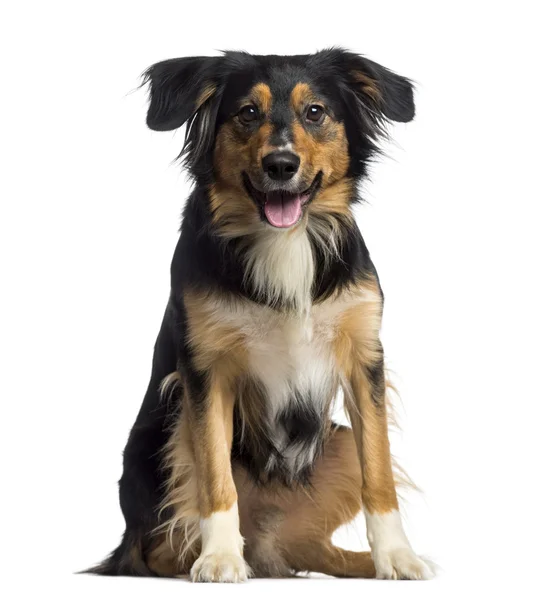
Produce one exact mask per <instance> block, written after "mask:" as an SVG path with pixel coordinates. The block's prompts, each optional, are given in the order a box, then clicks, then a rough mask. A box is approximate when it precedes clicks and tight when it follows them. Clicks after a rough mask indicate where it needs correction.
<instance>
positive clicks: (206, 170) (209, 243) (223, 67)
mask: <svg viewBox="0 0 543 600" xmlns="http://www.w3.org/2000/svg"><path fill="white" fill-rule="evenodd" d="M356 72H359V73H363V74H364V75H365V76H366V77H369V78H370V79H371V80H372V81H374V82H375V85H376V86H377V87H378V89H379V99H378V100H376V99H375V98H373V99H372V98H370V97H368V96H367V95H364V94H363V92H362V91H361V89H360V86H359V85H358V83H357V81H356V78H355V77H354V75H353V74H354V73H356ZM256 81H268V82H270V86H271V87H272V88H273V89H274V90H275V91H276V93H278V94H282V93H287V92H288V90H290V89H292V87H293V85H294V84H295V83H297V82H299V81H306V82H309V83H310V84H311V86H312V87H313V88H314V89H316V90H318V91H319V92H320V93H321V94H322V95H323V96H324V97H326V99H327V102H328V103H329V104H330V106H331V107H332V110H333V112H334V115H335V117H336V118H337V119H338V120H340V121H343V122H344V124H345V128H346V132H347V137H348V143H349V156H350V167H349V173H348V175H349V176H350V177H353V178H354V179H359V178H360V177H362V176H363V175H364V174H365V173H366V167H367V164H368V161H369V160H370V159H371V157H372V156H373V155H374V153H375V152H376V151H377V147H376V140H377V139H378V138H379V136H380V135H382V134H383V131H384V130H383V126H384V124H385V123H386V121H387V120H395V121H409V120H411V119H412V118H413V116H414V104H413V91H412V85H411V83H410V82H409V81H408V80H407V79H405V78H403V77H400V76H398V75H396V74H394V73H392V72H391V71H389V70H388V69H385V68H384V67H381V66H380V65H378V64H376V63H374V62H372V61H370V60H368V59H366V58H363V57H360V56H358V55H355V54H352V53H349V52H346V51H344V50H341V49H331V50H325V51H322V52H318V53H317V54H314V55H303V56H252V55H249V54H246V53H243V52H226V53H225V54H224V55H222V56H218V57H213V58H209V57H196V58H180V59H173V60H167V61H164V62H161V63H157V64H155V65H153V66H152V67H150V68H149V69H148V70H147V71H146V73H145V75H144V82H145V83H148V84H149V90H150V103H149V111H148V115H147V124H148V126H149V127H150V128H151V129H154V130H157V131H166V130H172V129H176V128H178V127H180V126H182V125H183V124H186V125H187V130H186V137H185V143H184V147H183V151H182V155H183V156H184V159H185V164H186V166H187V167H188V169H189V171H190V173H191V174H192V176H193V178H194V180H195V183H196V187H195V189H194V191H193V192H192V194H191V196H190V198H189V199H188V202H187V205H186V208H185V210H184V214H183V222H182V227H181V235H180V238H179V242H178V244H177V247H176V249H175V253H174V256H173V260H172V265H171V296H170V299H169V302H168V305H167V308H166V312H165V315H164V320H163V323H162V327H161V329H160V332H159V335H158V338H157V341H156V345H155V351H154V358H153V368H152V374H151V380H150V383H149V387H148V389H147V393H146V395H145V398H144V400H143V404H142V406H141V409H140V411H139V413H138V416H137V418H136V421H135V423H134V426H133V428H132V431H131V432H130V436H129V439H128V442H127V445H126V448H125V451H124V464H123V474H122V477H121V480H120V484H119V491H120V503H121V508H122V511H123V515H124V518H125V521H126V531H125V533H124V536H123V539H122V541H121V544H120V546H119V547H118V548H117V549H116V550H115V551H114V552H113V553H112V554H111V555H110V556H109V557H108V558H107V559H106V560H105V561H104V562H103V563H102V564H100V565H99V566H97V567H95V568H94V569H91V570H90V571H91V572H94V573H99V574H106V575H153V573H152V572H151V570H150V569H149V567H148V566H147V565H146V561H145V556H146V552H147V549H148V547H149V544H150V541H151V532H152V530H153V529H154V528H155V527H156V526H157V525H158V521H157V507H158V506H159V504H160V501H161V499H162V494H163V488H164V482H165V480H166V477H167V473H166V472H165V471H164V469H163V467H162V464H161V451H162V448H163V447H164V444H165V443H166V441H167V439H168V431H169V428H170V426H171V424H172V423H173V422H174V421H175V418H176V417H177V415H178V413H179V411H180V410H181V409H182V407H180V406H179V402H167V401H166V400H164V399H161V398H160V397H159V385H160V383H161V381H162V380H163V378H164V377H165V376H167V375H168V374H170V373H172V372H173V371H175V370H176V369H179V370H180V371H181V373H182V374H183V376H184V379H185V381H186V382H187V385H188V387H189V391H190V392H191V393H192V395H194V397H198V396H199V395H201V394H202V390H203V389H205V385H206V384H205V381H204V378H203V377H202V376H201V375H198V374H197V373H196V372H195V370H194V368H193V366H192V357H191V351H190V347H189V344H188V341H187V338H186V335H185V332H186V325H185V323H186V316H185V310H184V306H183V290H185V289H187V288H188V287H190V288H192V289H199V290H203V291H206V290H210V289H213V290H215V291H216V292H217V291H218V292H221V293H223V294H224V295H235V296H239V297H244V298H248V299H249V300H251V301H253V302H257V303H270V300H269V299H268V298H266V297H262V296H258V295H256V294H255V292H254V290H252V289H251V288H250V286H249V284H247V282H246V281H245V279H244V272H243V261H242V254H243V252H244V251H245V250H244V248H243V246H242V245H240V243H239V242H238V241H236V240H233V241H224V240H222V239H219V238H218V236H217V233H216V231H215V229H214V226H213V224H212V220H211V211H210V206H209V201H208V197H207V193H208V192H207V187H206V186H207V184H209V183H211V182H212V181H213V161H212V153H213V148H214V140H215V135H216V133H217V129H218V128H219V127H220V125H221V124H222V123H224V122H225V121H226V120H227V119H229V118H230V117H231V116H232V112H233V111H234V107H235V106H236V100H237V99H238V98H239V97H240V96H242V95H243V94H245V93H246V92H247V91H248V90H249V88H250V87H251V86H252V85H253V84H254V83H255V82H256ZM211 88H212V89H213V90H214V93H213V94H212V95H211V96H210V97H209V98H208V99H207V100H206V101H205V102H204V103H203V105H202V106H201V107H199V110H196V102H197V99H198V98H200V97H201V94H202V93H203V92H204V91H205V90H206V89H211ZM282 119H286V115H282V114H275V115H274V122H276V124H279V125H280V123H281V122H282ZM279 125H278V135H279V132H280V131H281V128H280V127H279ZM356 200H357V198H356V197H353V198H352V201H353V202H355V201H356ZM338 219H339V226H340V230H341V243H340V249H341V250H340V254H339V256H336V257H333V258H332V260H325V257H324V256H323V251H322V249H321V248H320V247H319V246H318V245H317V244H314V256H315V261H316V266H317V268H316V278H315V281H314V285H313V297H314V300H315V301H320V300H323V299H324V298H327V297H329V296H330V295H332V294H334V293H335V292H337V291H339V290H341V289H342V288H343V287H344V286H345V285H347V284H348V283H350V282H353V281H355V280H359V279H361V278H363V277H365V276H368V275H373V276H375V275H376V272H375V268H374V266H373V264H372V262H371V259H370V255H369V252H368V250H367V248H366V245H365V243H364V240H363V238H362V235H361V234H360V231H359V230H358V228H357V227H356V226H354V225H353V224H352V223H350V222H348V220H341V218H340V217H338ZM274 308H276V309H281V308H282V306H281V304H280V303H279V305H277V304H275V305H274ZM368 375H369V377H370V378H373V379H375V380H376V381H375V383H376V387H378V388H380V389H381V388H382V386H383V385H384V381H381V379H379V378H380V375H379V374H378V373H369V374H368ZM377 379H379V380H378V381H377ZM181 395H182V394H181V393H180V391H179V390H177V393H176V398H180V397H181ZM191 397H192V396H191ZM376 401H377V400H376ZM293 406H306V407H308V408H306V409H305V410H301V409H290V410H287V411H285V412H283V413H282V414H280V416H279V419H280V421H281V423H282V424H283V426H284V429H285V431H286V432H287V434H288V437H289V439H290V441H291V442H292V443H300V442H301V443H303V444H305V443H309V441H311V440H314V439H315V437H317V438H319V436H321V437H322V435H323V432H322V422H321V419H320V416H319V415H318V414H316V413H315V411H313V412H312V411H311V408H310V407H311V403H310V402H309V403H308V402H306V403H298V404H294V405H293ZM272 454H275V455H276V457H277V461H276V464H277V467H276V469H275V471H274V472H272V473H270V474H269V476H271V477H278V478H280V479H281V480H283V481H284V482H286V483H291V477H290V474H288V473H286V472H284V471H282V469H281V456H280V453H279V452H278V451H277V449H276V448H275V447H274V445H273V442H272V441H271V440H270V439H266V436H265V435H264V436H263V437H262V438H261V439H258V440H255V439H251V438H250V437H245V438H243V437H242V436H241V428H240V423H239V414H238V415H236V422H235V432H234V446H233V458H234V459H235V460H239V461H241V462H243V463H244V464H245V465H246V466H247V468H248V469H249V471H250V472H251V473H252V474H253V476H254V477H255V479H257V480H259V481H260V480H261V476H262V472H263V466H264V465H265V464H266V462H267V461H268V459H269V457H270V455H272ZM308 475H309V473H308V472H301V473H298V477H299V479H300V480H301V481H306V480H307V478H308Z"/></svg>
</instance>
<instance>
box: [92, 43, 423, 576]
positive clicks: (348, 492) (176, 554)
mask: <svg viewBox="0 0 543 600" xmlns="http://www.w3.org/2000/svg"><path fill="white" fill-rule="evenodd" d="M144 84H145V85H148V86H149V108H148V114H147V124H148V126H149V127H150V128H151V129H152V130H155V131H171V130H174V129H177V128H179V127H181V126H182V125H186V133H185V141H184V146H183V150H182V152H181V155H180V158H184V164H185V166H186V167H187V169H188V171H189V172H190V174H191V176H192V178H193V180H194V183H195V186H194V189H193V191H192V193H191V195H190V197H189V199H188V201H187V204H186V207H185V209H184V213H183V220H182V225H181V231H180V237H179V241H178V244H177V247H176V249H175V253H174V256H173V261H172V265H171V293H170V298H169V301H168V304H167V306H166V311H165V314H164V318H163V321H162V326H161V328H160V332H159V334H158V338H157V341H156V345H155V348H154V357H153V366H152V375H151V380H150V383H149V387H148V389H147V393H146V394H145V398H144V400H143V404H142V406H141V409H140V411H139V414H138V416H137V418H136V421H135V424H134V426H133V428H132V430H131V432H130V436H129V439H128V443H127V444H126V448H125V451H124V468H123V474H122V477H121V480H120V484H119V487H120V504H121V508H122V512H123V515H124V518H125V521H126V530H125V532H124V535H123V538H122V541H121V543H120V545H119V547H118V548H117V549H116V550H114V551H113V552H112V553H111V555H110V556H109V557H108V558H106V559H105V560H104V561H103V562H102V563H101V564H99V565H98V566H96V567H94V568H92V569H91V570H90V571H91V572H93V573H99V574H104V575H139V576H166V577H168V576H178V575H189V574H190V578H191V579H192V580H193V581H196V582H198V581H220V582H239V581H244V580H246V579H247V578H248V577H250V576H255V577H288V576H292V575H293V574H295V573H297V572H321V573H325V574H328V575H333V576H338V577H364V578H374V577H377V578H381V579H427V578H429V577H431V576H432V570H431V568H430V566H429V565H428V564H427V563H426V562H425V561H423V560H422V559H421V558H419V557H418V556H417V555H416V554H415V553H414V551H413V549H412V547H411V545H410V543H409V541H408V539H407V537H406V535H405V533H404V529H403V526H402V522H401V519H400V515H399V512H398V500H397V494H396V482H395V476H394V469H393V464H392V460H391V455H390V448H389V439H388V421H387V414H388V412H387V411H388V409H387V380H386V376H385V365H384V355H383V347H382V345H381V342H380V340H379V330H380V324H381V317H382V310H383V292H382V289H381V286H380V283H379V277H378V275H377V271H376V269H375V267H374V265H373V263H372V261H371V259H370V254H369V252H368V250H367V248H366V245H365V243H364V240H363V238H362V235H361V233H360V231H359V229H358V227H357V225H356V223H355V220H354V218H353V213H352V208H353V205H354V204H355V203H356V202H357V200H358V199H359V196H358V192H357V185H358V184H359V182H360V181H361V179H363V178H364V177H365V176H366V174H367V168H368V164H369V163H370V161H371V160H372V158H374V157H375V156H376V154H377V153H378V152H379V146H378V144H379V140H380V139H381V138H382V137H383V136H384V135H386V127H387V125H388V123H389V122H390V121H397V122H408V121H411V120H412V119H413V117H414V112H415V109H414V100H413V85H412V83H411V81H410V80H408V79H406V78H404V77H401V76H399V75H397V74H395V73H393V72H392V71H390V70H388V69H387V68H385V67H382V66H380V65H379V64H377V63H375V62H373V61H371V60H369V59H367V58H365V57H362V56H359V55H357V54H353V53H351V52H348V51H346V50H343V49H338V48H332V49H328V50H324V51H320V52H317V53H315V54H312V55H303V56H302V55H300V56H275V55H271V56H254V55H251V54H247V53H243V52H225V53H223V54H222V55H220V56H216V57H195V58H176V59H172V60H166V61H163V62H159V63H157V64H155V65H153V66H151V67H150V68H149V69H148V70H147V71H146V72H145V74H144ZM340 389H342V390H343V394H344V404H345V409H346V412H347V414H348V417H349V420H350V423H351V427H344V426H340V425H338V424H336V423H334V422H333V420H332V418H331V414H330V413H331V405H332V403H333V401H334V398H335V397H336V395H337V393H338V391H339V390H340ZM362 510H363V511H364V514H365V519H366V526H367V537H368V541H369V544H370V548H371V552H350V551H346V550H343V549H340V548H338V547H336V546H334V545H333V544H332V541H331V536H332V534H333V532H334V531H335V530H336V529H337V528H338V527H339V526H341V525H342V524H344V523H347V522H349V521H351V520H352V519H353V518H354V517H355V516H356V515H357V514H358V513H359V512H360V511H362Z"/></svg>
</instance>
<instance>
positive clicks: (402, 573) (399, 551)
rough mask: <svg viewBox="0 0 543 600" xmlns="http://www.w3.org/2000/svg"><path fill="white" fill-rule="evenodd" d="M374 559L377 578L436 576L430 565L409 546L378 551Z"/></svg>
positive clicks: (427, 577) (424, 577)
mask: <svg viewBox="0 0 543 600" xmlns="http://www.w3.org/2000/svg"><path fill="white" fill-rule="evenodd" d="M373 560H374V562H375V571H376V577H377V579H431V578H432V577H433V576H434V572H433V570H432V568H431V567H430V565H428V564H427V563H426V562H424V560H422V559H421V558H419V557H418V556H417V555H416V554H415V553H414V552H413V550H412V549H411V548H409V547H404V548H401V547H400V548H395V549H392V550H387V551H381V552H376V553H375V555H374V557H373Z"/></svg>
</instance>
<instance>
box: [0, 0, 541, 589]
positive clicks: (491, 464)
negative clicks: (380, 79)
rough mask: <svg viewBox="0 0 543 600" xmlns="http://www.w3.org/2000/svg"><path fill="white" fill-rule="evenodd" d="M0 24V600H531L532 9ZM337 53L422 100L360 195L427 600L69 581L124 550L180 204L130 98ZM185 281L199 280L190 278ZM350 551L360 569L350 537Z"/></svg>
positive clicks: (63, 18) (152, 6)
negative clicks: (193, 66)
mask: <svg viewBox="0 0 543 600" xmlns="http://www.w3.org/2000/svg"><path fill="white" fill-rule="evenodd" d="M187 4H190V6H185V3H184V2H181V1H179V2H170V3H167V2H158V1H155V2H147V3H139V2H136V1H132V2H97V1H94V2H64V3H62V2H37V1H36V2H23V1H20V2H11V3H5V4H3V8H2V15H1V18H0V22H1V23H2V24H1V27H2V32H1V33H2V35H1V36H0V40H1V42H0V43H1V44H2V49H1V53H0V57H1V58H0V60H1V63H2V65H1V78H0V86H1V95H0V98H1V105H2V109H1V133H0V143H1V148H2V157H1V162H0V165H1V166H0V168H1V172H2V176H1V180H0V186H1V189H0V192H1V202H2V205H1V219H0V244H1V248H0V250H1V253H0V256H1V274H2V277H1V280H0V281H1V284H2V291H1V294H0V301H1V311H0V325H1V333H0V344H1V346H0V350H1V354H2V356H1V362H0V365H1V380H0V385H1V390H2V396H1V401H2V413H1V414H2V416H1V421H0V424H1V436H0V444H1V449H2V452H1V460H2V466H1V472H0V473H1V482H2V484H1V487H2V492H1V502H2V512H1V516H0V518H1V522H2V527H1V535H2V537H1V538H0V548H1V552H2V561H1V564H2V576H1V578H0V587H1V588H6V590H7V589H8V588H10V587H12V589H11V590H10V592H9V595H8V596H5V597H10V598H12V597H22V598H26V597H33V596H34V597H36V596H37V595H38V594H39V596H40V597H43V596H44V594H45V595H46V597H47V595H49V594H51V595H52V597H60V598H62V597H74V598H87V597H88V598H91V597H92V598H96V597H99V598H114V597H115V598H117V597H119V598H131V597H135V598H149V597H152V598H155V599H160V598H182V597H184V598H187V597H191V598H192V597H202V596H209V597H225V596H226V597H234V595H235V596H236V597H238V596H243V597H254V596H257V597H260V596H263V597H267V596H268V595H269V596H271V595H272V594H273V595H276V594H287V597H288V595H289V592H291V593H297V594H300V595H302V594H303V595H304V596H305V595H307V596H308V597H309V595H313V596H314V595H317V596H318V595H322V596H324V595H325V594H326V595H327V596H332V597H334V596H336V595H342V596H343V597H358V596H359V595H360V596H366V597H368V598H370V597H371V598H385V597H386V598H388V597H401V598H406V597H409V598H411V597H417V598H436V597H437V598H448V597H457V596H458V595H459V594H462V595H465V597H467V598H471V597H475V595H476V594H479V593H485V594H490V593H494V592H497V591H501V592H504V593H515V594H518V595H521V592H526V593H527V596H526V597H534V596H535V595H537V589H539V590H540V588H541V584H540V583H538V584H537V586H536V584H535V576H536V574H537V573H540V571H541V565H542V560H541V559H542V544H541V539H542V536H541V533H542V530H541V525H542V522H541V516H540V515H541V496H540V494H539V492H538V489H539V486H540V481H539V479H540V477H541V458H542V456H541V454H542V453H541V441H540V439H541V438H540V436H541V425H542V423H541V420H542V418H543V414H542V410H541V401H542V393H541V382H540V378H541V358H542V356H541V339H542V335H543V331H542V321H541V306H542V300H543V298H542V294H541V264H540V263H541V258H542V245H541V236H540V230H541V226H542V220H541V216H542V211H541V204H542V202H543V194H542V185H541V178H542V174H541V173H542V171H541V164H542V153H541V139H542V134H543V131H542V117H541V102H542V84H541V81H542V78H541V64H540V61H541V58H542V48H541V43H540V39H541V32H540V24H541V22H540V19H537V18H536V5H537V3H536V2H535V1H533V2H523V1H516V2H499V1H494V2H482V1H479V2H462V1H459V0H457V1H455V2H414V1H410V2H405V1H403V2H386V1H381V2H375V1H372V2H365V1H363V0H360V1H358V2H340V1H338V0H335V1H334V2H317V1H316V0H315V1H314V2H303V3H302V2H298V3H295V2H293V1H289V2H278V1H271V2H244V3H241V2H234V1H233V0H232V2H228V1H223V2H216V3H212V2H210V1H208V2H190V3H187ZM334 44H337V45H341V46H344V47H347V48H349V49H352V50H354V51H357V52H361V53H364V54H366V55H367V56H369V57H371V58H372V59H374V60H376V61H378V62H381V63H382V64H384V65H386V66H388V67H390V68H392V69H394V70H396V71H397V72H399V73H401V74H403V75H407V76H409V77H411V78H413V79H414V80H416V82H417V84H418V86H417V87H418V92H417V96H416V101H417V117H416V120H415V121H414V122H413V123H411V124H408V125H399V126H396V127H395V128H394V130H393V135H394V138H395V140H396V143H395V144H393V145H390V146H388V147H387V153H388V158H385V159H384V160H382V161H381V162H380V164H378V165H376V166H375V168H374V169H373V176H372V181H371V183H367V184H366V186H365V197H366V198H367V200H368V203H367V204H366V205H365V206H363V207H361V208H360V209H358V211H357V215H358V220H359V224H360V227H361V229H362V232H363V234H364V237H365V238H366V241H367V243H368V246H369V248H370V250H371V252H372V257H373V259H374V262H375V263H376V265H377V268H378V269H379V272H380V275H381V279H382V284H383V286H384V289H385V293H386V305H385V319H384V328H383V338H384V345H385V350H386V354H387V358H388V363H389V366H390V367H391V368H392V369H393V370H394V371H395V373H396V374H397V377H396V382H397V384H398V385H399V387H400V391H401V395H402V404H401V406H400V407H399V415H400V421H401V425H402V429H403V434H402V435H398V436H394V438H393V444H394V451H395V453H396V454H397V456H398V457H399V459H400V462H401V464H403V466H404V467H405V468H406V469H407V471H408V472H409V474H410V475H411V476H412V477H413V479H414V480H415V481H416V482H417V483H418V484H419V485H420V486H421V487H422V488H423V490H424V494H423V495H419V494H413V493H410V494H408V495H407V498H406V502H405V503H404V513H405V514H406V528H407V530H408V533H409V535H410V538H411V541H412V543H413V545H414V546H415V549H416V550H417V551H418V552H420V553H422V554H426V555H428V556H430V557H431V558H433V559H434V560H435V561H436V562H437V563H438V564H439V565H440V566H441V567H442V570H441V572H440V574H439V576H438V578H437V579H435V580H434V581H432V582H428V583H416V582H375V581H361V580H349V581H346V580H333V579H324V578H322V577H321V578H318V579H315V580H310V581H308V580H289V581H271V582H270V581H266V582H262V581H251V582H249V583H248V584H245V585H242V586H229V587H225V586H224V585H223V586H221V588H219V587H217V586H212V585H199V586H197V585H192V584H189V583H187V582H185V581H175V580H142V579H130V580H128V579H121V578H117V579H110V578H98V577H90V576H83V575H73V574H72V573H73V572H74V571H76V570H79V569H83V568H86V567H88V566H89V565H91V564H93V563H95V562H96V561H98V560H99V559H101V558H103V557H104V556H105V554H106V553H107V552H109V551H110V550H111V549H113V547H114V546H115V545H116V544H117V542H118V540H119V537H120V535H121V532H122V528H123V521H122V517H121V513H120V510H119V508H118V501H117V488H116V481H117V479H118V478H119V476H120V474H121V451H122V448H123V446H124V443H125V441H126V437H127V434H128V431H129V428H130V426H131V424H132V422H133V419H134V417H135V415H136V412H137V410H138V408H139V405H140V402H141V400H142V397H143V393H144V391H145V387H146V385H147V379H148V376H149V373H150V362H151V355H152V347H153V343H154V339H155V336H156V333H157V332H158V328H159V325H160V321H161V318H162V312H163V309H164V306H165V303H166V301H167V296H168V285H169V281H168V278H169V262H170V259H171V254H172V252H173V249H174V246H175V243H176V239H177V229H178V224H179V215H180V210H181V207H182V203H183V201H184V198H186V196H187V195H188V192H189V184H188V182H187V180H186V177H185V175H184V174H182V173H181V172H180V169H179V168H178V166H176V165H172V163H171V161H172V159H173V158H174V157H175V156H176V154H177V153H178V151H179V149H180V147H181V143H182V134H181V133H177V134H175V135H172V134H157V133H152V132H150V131H149V130H147V129H146V127H145V93H144V92H143V90H136V91H133V90H135V88H137V85H138V83H139V81H138V76H139V74H140V73H141V72H142V71H143V70H144V69H145V68H146V67H147V66H149V65H150V64H151V63H153V62H155V61H158V60H162V59H165V58H170V57H176V56H183V55H195V54H211V53H215V52H216V51H217V50H219V49H226V48H229V49H245V50H248V51H250V52H254V53H271V52H273V53H280V54H289V53H305V52H312V51H314V50H316V49H319V48H323V47H328V46H331V45H334ZM189 258H190V257H189ZM338 539H339V540H340V541H341V542H342V543H343V544H344V545H346V546H349V547H352V548H359V547H361V545H364V546H365V542H364V529H363V524H362V523H361V522H360V523H358V533H357V532H356V530H354V529H352V528H351V529H350V530H349V531H348V532H343V533H342V534H341V536H340V537H339V538H338Z"/></svg>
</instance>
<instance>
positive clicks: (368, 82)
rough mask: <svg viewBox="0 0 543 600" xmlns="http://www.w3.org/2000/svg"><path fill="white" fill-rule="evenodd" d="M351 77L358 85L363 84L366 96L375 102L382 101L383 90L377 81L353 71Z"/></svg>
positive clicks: (362, 88) (362, 87)
mask: <svg viewBox="0 0 543 600" xmlns="http://www.w3.org/2000/svg"><path fill="white" fill-rule="evenodd" d="M351 75H352V77H353V79H354V80H355V81H356V82H357V83H360V84H361V90H362V92H364V94H367V95H368V96H369V97H370V98H371V99H372V100H373V101H374V102H380V101H381V100H382V94H381V90H380V89H379V85H378V84H377V82H376V81H375V79H372V78H371V77H369V76H368V75H366V74H365V73H362V72H361V71H351Z"/></svg>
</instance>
